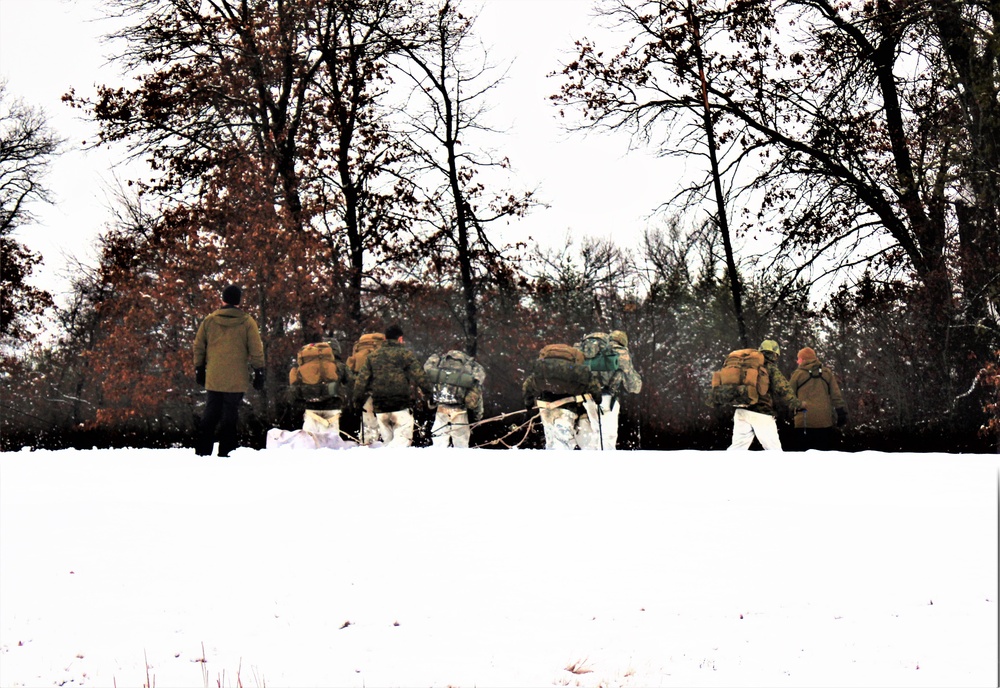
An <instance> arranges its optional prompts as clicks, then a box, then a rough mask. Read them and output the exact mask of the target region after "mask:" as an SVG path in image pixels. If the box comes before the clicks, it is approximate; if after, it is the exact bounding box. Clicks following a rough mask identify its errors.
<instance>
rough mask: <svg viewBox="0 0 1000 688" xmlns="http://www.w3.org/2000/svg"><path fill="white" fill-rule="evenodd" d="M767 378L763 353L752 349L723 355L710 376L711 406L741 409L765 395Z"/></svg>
mask: <svg viewBox="0 0 1000 688" xmlns="http://www.w3.org/2000/svg"><path fill="white" fill-rule="evenodd" d="M770 381H771V377H770V375H768V372H767V366H766V365H764V354H762V353H761V352H759V351H757V350H756V349H738V350H736V351H733V352H732V353H730V354H729V355H728V356H726V361H725V363H724V364H723V366H722V369H721V370H717V371H715V372H714V373H712V403H713V404H714V405H715V406H733V407H737V408H745V407H747V406H753V405H754V404H756V403H757V402H758V401H759V400H760V398H761V397H762V396H764V395H765V394H767V391H768V389H769V387H770Z"/></svg>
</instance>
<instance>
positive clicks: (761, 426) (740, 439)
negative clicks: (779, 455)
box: [729, 408, 781, 451]
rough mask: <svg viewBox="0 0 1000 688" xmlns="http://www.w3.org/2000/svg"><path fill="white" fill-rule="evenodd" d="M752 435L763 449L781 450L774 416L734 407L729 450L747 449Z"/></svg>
mask: <svg viewBox="0 0 1000 688" xmlns="http://www.w3.org/2000/svg"><path fill="white" fill-rule="evenodd" d="M754 435H756V436H757V439H758V440H760V445H761V446H762V447H764V449H767V450H769V451H781V440H780V439H778V424H777V423H775V422H774V416H769V415H767V414H766V413H757V412H756V411H749V410H747V409H743V408H738V409H736V413H734V414H733V443H732V444H731V445H729V451H740V450H743V449H749V448H750V443H751V442H753V438H754Z"/></svg>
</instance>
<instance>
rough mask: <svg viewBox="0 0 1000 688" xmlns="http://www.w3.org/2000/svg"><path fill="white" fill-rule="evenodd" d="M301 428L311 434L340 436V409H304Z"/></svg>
mask: <svg viewBox="0 0 1000 688" xmlns="http://www.w3.org/2000/svg"><path fill="white" fill-rule="evenodd" d="M302 429H303V430H305V431H306V432H308V433H309V434H311V435H333V436H335V437H340V409H337V410H336V411H317V410H314V409H306V412H305V414H304V415H303V416H302Z"/></svg>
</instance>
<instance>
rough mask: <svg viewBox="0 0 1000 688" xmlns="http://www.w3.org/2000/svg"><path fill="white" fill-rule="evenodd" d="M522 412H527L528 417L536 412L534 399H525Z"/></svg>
mask: <svg viewBox="0 0 1000 688" xmlns="http://www.w3.org/2000/svg"><path fill="white" fill-rule="evenodd" d="M524 410H525V411H527V412H528V415H529V416H530V415H531V414H533V413H534V412H535V411H536V409H535V400H534V399H525V400H524Z"/></svg>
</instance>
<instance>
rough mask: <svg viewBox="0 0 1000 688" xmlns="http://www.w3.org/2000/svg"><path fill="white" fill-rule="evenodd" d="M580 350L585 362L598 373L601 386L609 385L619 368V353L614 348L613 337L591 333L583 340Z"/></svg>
mask: <svg viewBox="0 0 1000 688" xmlns="http://www.w3.org/2000/svg"><path fill="white" fill-rule="evenodd" d="M580 350H581V351H583V362H584V363H586V364H587V367H589V368H590V369H591V370H592V371H594V372H595V373H597V377H599V378H600V380H601V384H602V385H604V386H607V385H609V384H610V383H611V380H612V379H613V378H614V376H615V373H616V372H617V371H618V367H619V366H618V352H617V351H616V350H615V348H614V346H613V343H612V341H611V335H609V334H606V333H604V332H591V333H590V334H588V335H587V336H586V337H584V338H583V341H582V342H581V343H580Z"/></svg>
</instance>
